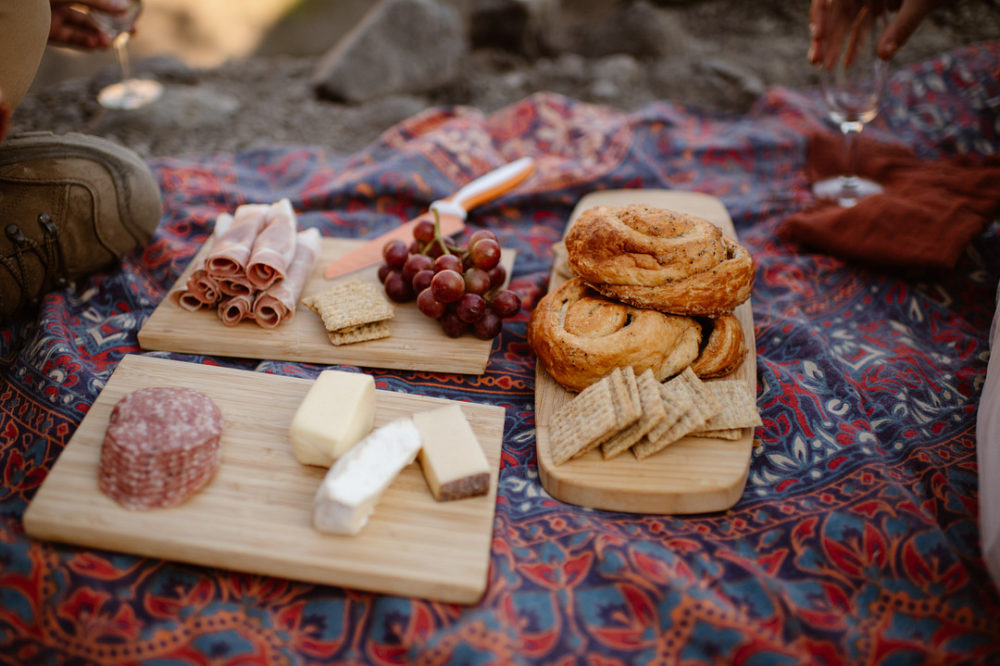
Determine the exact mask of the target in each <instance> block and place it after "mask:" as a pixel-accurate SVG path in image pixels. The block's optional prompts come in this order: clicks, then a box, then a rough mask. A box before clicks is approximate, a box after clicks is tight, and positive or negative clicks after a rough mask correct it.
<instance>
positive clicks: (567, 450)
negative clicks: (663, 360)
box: [549, 368, 639, 465]
mask: <svg viewBox="0 0 1000 666" xmlns="http://www.w3.org/2000/svg"><path fill="white" fill-rule="evenodd" d="M632 376H633V380H634V377H635V374H634V373H633V375H632ZM638 418H639V414H638V407H637V406H636V405H635V404H634V403H633V402H632V400H631V397H630V391H629V389H628V383H627V379H626V376H625V373H623V372H622V371H620V370H619V369H618V368H616V369H615V370H614V371H613V372H612V373H611V374H610V375H608V376H606V377H604V378H603V379H600V380H598V381H596V382H594V383H593V384H591V385H590V386H588V387H587V388H585V389H583V390H582V391H580V392H579V393H578V394H576V395H575V396H573V398H572V399H571V400H570V401H569V402H567V403H566V404H564V405H563V406H562V407H560V408H559V409H558V410H556V412H555V414H553V415H552V423H551V425H550V428H549V446H550V447H551V448H550V451H551V454H552V460H553V462H555V464H557V465H561V464H562V463H564V462H566V461H567V460H569V459H570V458H575V457H577V456H582V455H584V454H585V453H587V452H589V451H590V450H592V449H593V448H594V447H596V446H598V445H599V444H600V443H601V442H602V441H603V440H605V439H607V438H608V437H610V436H611V435H612V434H614V433H616V432H618V431H619V430H621V429H622V428H625V427H626V426H628V425H631V423H632V422H633V421H635V420H636V419H638Z"/></svg>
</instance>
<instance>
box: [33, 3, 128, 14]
mask: <svg viewBox="0 0 1000 666" xmlns="http://www.w3.org/2000/svg"><path fill="white" fill-rule="evenodd" d="M50 3H51V4H52V7H53V9H55V7H56V6H57V5H70V4H73V5H85V6H87V7H89V8H91V9H93V10H94V11H98V12H106V13H108V14H121V13H122V12H124V11H127V10H128V7H129V0H50Z"/></svg>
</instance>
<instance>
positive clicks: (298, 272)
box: [253, 229, 320, 328]
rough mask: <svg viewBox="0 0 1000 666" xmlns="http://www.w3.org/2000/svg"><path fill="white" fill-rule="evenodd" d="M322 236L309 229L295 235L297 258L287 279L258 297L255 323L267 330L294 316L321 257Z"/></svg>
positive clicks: (290, 267)
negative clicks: (314, 267) (297, 304)
mask: <svg viewBox="0 0 1000 666" xmlns="http://www.w3.org/2000/svg"><path fill="white" fill-rule="evenodd" d="M319 250H320V237H319V231H317V230H316V229H306V230H305V231H300V232H299V233H298V234H297V235H296V241H295V256H294V257H293V258H292V262H291V265H290V266H289V268H288V273H287V274H286V275H285V279H283V280H281V281H279V282H275V283H274V284H273V285H271V286H270V287H268V288H267V290H266V291H263V292H261V293H260V294H258V296H257V300H256V301H254V304H253V314H254V321H256V322H257V324H258V325H259V326H262V327H264V328H274V327H275V326H277V325H278V324H280V323H281V322H283V321H285V320H287V319H291V318H292V317H293V316H294V315H295V304H296V303H298V301H299V298H300V297H301V296H302V291H303V290H304V289H305V286H306V282H308V281H309V276H310V275H312V270H313V266H314V265H315V264H316V259H317V258H318V257H319Z"/></svg>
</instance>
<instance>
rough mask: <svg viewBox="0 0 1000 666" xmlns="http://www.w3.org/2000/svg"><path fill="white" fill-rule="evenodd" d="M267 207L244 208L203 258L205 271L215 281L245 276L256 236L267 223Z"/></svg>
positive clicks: (241, 208) (236, 212)
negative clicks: (215, 279) (216, 279)
mask: <svg viewBox="0 0 1000 666" xmlns="http://www.w3.org/2000/svg"><path fill="white" fill-rule="evenodd" d="M269 208H270V205H268V204H243V205H242V206H239V207H237V208H236V211H235V212H234V213H233V224H232V226H230V227H229V229H228V230H227V231H226V233H224V234H223V235H222V236H221V237H220V238H219V240H218V241H217V242H216V243H215V245H214V246H213V247H212V251H211V252H209V253H208V256H207V257H206V258H205V270H207V271H208V274H209V275H211V276H212V277H215V278H223V277H232V276H234V275H246V267H247V262H248V261H249V260H250V251H251V250H252V249H253V243H254V240H256V238H257V234H259V233H260V231H261V229H263V227H264V222H265V220H266V219H267V211H268V209H269Z"/></svg>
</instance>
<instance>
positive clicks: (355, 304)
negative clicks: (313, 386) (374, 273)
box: [302, 280, 395, 345]
mask: <svg viewBox="0 0 1000 666" xmlns="http://www.w3.org/2000/svg"><path fill="white" fill-rule="evenodd" d="M302 304H303V305H305V306H306V307H307V308H309V309H310V310H312V311H313V312H315V313H316V314H317V315H319V316H320V318H321V319H322V320H323V327H324V328H325V329H326V333H327V335H328V336H329V337H330V342H332V343H333V344H335V345H347V344H351V343H354V342H364V341H365V340H378V339H379V338H387V337H389V333H390V331H389V320H390V319H392V318H393V316H394V315H395V310H394V309H393V307H392V303H390V302H389V300H388V299H387V298H386V297H385V293H384V292H383V290H382V286H381V285H378V284H375V283H374V282H363V281H361V280H351V281H349V282H341V283H338V284H335V285H333V286H332V287H330V288H329V289H327V290H326V291H323V292H319V293H317V294H313V295H310V296H306V297H305V298H303V299H302Z"/></svg>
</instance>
